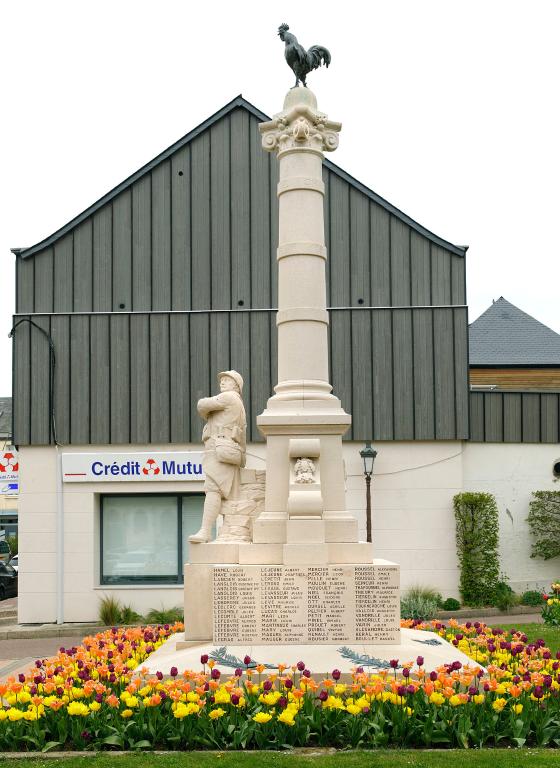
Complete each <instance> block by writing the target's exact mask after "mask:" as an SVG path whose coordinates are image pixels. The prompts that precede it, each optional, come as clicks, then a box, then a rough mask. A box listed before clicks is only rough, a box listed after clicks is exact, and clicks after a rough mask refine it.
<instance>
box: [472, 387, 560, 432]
mask: <svg viewBox="0 0 560 768" xmlns="http://www.w3.org/2000/svg"><path fill="white" fill-rule="evenodd" d="M470 425H471V434H470V439H471V440H472V441H473V442H488V443H558V442H560V392H547V393H545V392H471V393H470Z"/></svg>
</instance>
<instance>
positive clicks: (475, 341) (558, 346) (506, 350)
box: [469, 296, 560, 368]
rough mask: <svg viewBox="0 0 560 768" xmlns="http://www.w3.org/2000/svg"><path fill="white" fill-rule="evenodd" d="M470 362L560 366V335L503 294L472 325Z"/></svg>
mask: <svg viewBox="0 0 560 768" xmlns="http://www.w3.org/2000/svg"><path fill="white" fill-rule="evenodd" d="M469 364H470V365H486V366H508V365H535V366H541V365H546V366H556V367H558V368H560V334H558V333H556V332H555V331H553V330H552V329H551V328H548V326H546V325H543V324H542V323H539V321H538V320H535V318H534V317H531V315H528V314H526V313H525V312H523V311H522V310H520V309H519V308H518V307H516V306H514V305H513V304H510V302H509V301H506V299H504V297H503V296H500V298H499V299H498V300H497V301H495V302H494V303H493V304H492V305H491V306H490V307H488V309H487V310H486V312H484V313H483V314H482V315H480V317H479V318H478V319H477V320H475V321H474V323H471V324H470V325H469Z"/></svg>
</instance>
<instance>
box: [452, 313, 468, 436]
mask: <svg viewBox="0 0 560 768" xmlns="http://www.w3.org/2000/svg"><path fill="white" fill-rule="evenodd" d="M452 311H453V350H454V352H453V357H454V363H455V421H456V429H457V434H458V435H465V436H468V424H469V365H468V357H469V339H468V333H469V332H468V312H467V308H466V307H462V308H456V309H453V310H452Z"/></svg>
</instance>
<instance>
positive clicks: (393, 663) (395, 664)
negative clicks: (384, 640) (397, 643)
mask: <svg viewBox="0 0 560 768" xmlns="http://www.w3.org/2000/svg"><path fill="white" fill-rule="evenodd" d="M389 664H390V666H391V668H392V669H397V668H398V666H399V660H398V659H391V660H390V662H389Z"/></svg>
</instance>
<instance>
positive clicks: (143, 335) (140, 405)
mask: <svg viewBox="0 0 560 768" xmlns="http://www.w3.org/2000/svg"><path fill="white" fill-rule="evenodd" d="M180 351H181V350H180V349H177V354H180ZM150 354H151V344H150V315H148V314H146V315H132V316H131V318H130V442H131V443H135V444H138V443H140V444H142V443H149V442H150V421H151V417H150V407H149V405H150V403H151V397H150V382H151V377H150V375H149V373H150V369H151V365H150Z"/></svg>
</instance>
